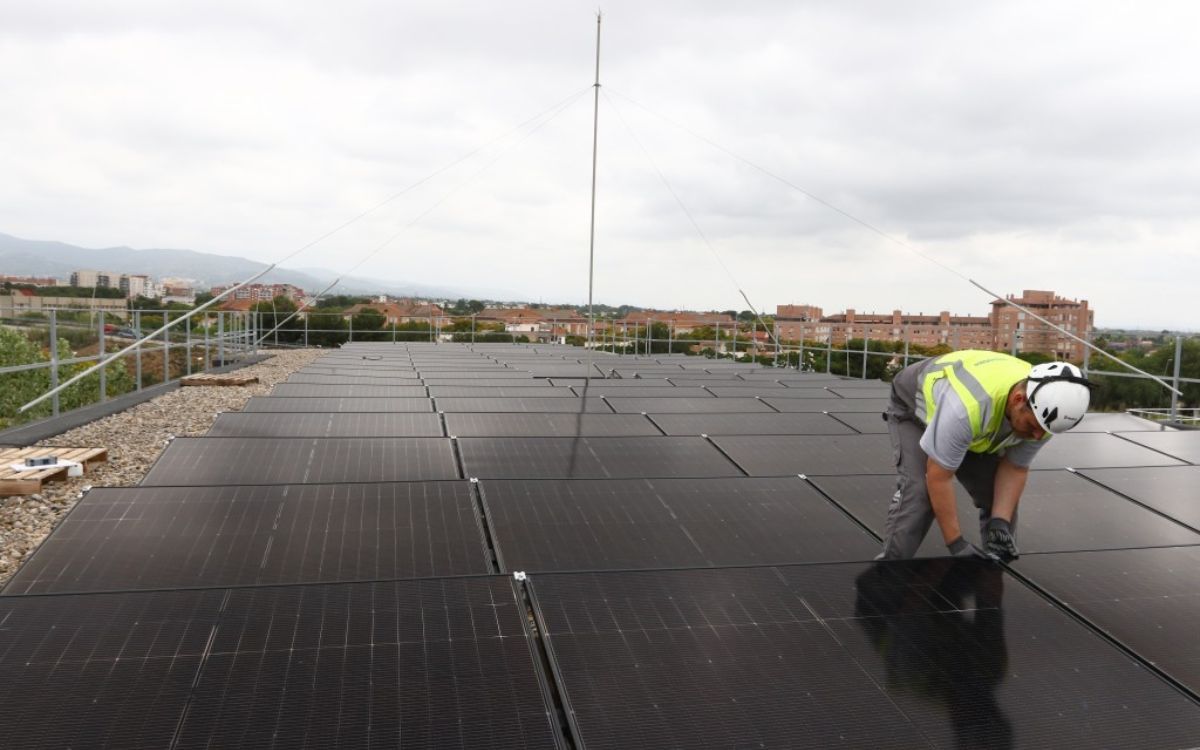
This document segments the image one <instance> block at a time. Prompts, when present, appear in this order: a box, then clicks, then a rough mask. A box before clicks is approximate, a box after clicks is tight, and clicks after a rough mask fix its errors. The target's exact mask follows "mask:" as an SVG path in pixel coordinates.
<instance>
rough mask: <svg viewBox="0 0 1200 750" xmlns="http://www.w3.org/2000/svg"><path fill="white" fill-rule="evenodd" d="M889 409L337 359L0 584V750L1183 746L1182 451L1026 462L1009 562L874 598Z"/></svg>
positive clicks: (1088, 438)
mask: <svg viewBox="0 0 1200 750" xmlns="http://www.w3.org/2000/svg"><path fill="white" fill-rule="evenodd" d="M888 387H889V386H888V385H887V384H885V383H879V382H874V381H860V380H849V379H841V378H837V377H834V376H830V375H826V374H823V373H801V372H797V371H795V370H785V369H773V368H770V367H763V366H758V365H752V364H741V363H734V362H730V361H728V360H708V359H704V358H700V357H688V356H682V355H670V356H667V355H651V356H642V357H630V356H615V355H611V354H606V353H600V352H596V353H591V354H589V353H587V352H585V351H584V350H582V349H578V348H574V347H567V346H555V345H549V346H538V345H535V346H530V345H504V344H480V345H468V344H428V343H424V342H422V343H400V344H384V343H380V344H361V343H360V344H351V345H347V346H344V347H342V348H340V349H336V350H330V351H329V352H328V353H326V354H325V355H323V356H322V357H320V358H319V359H317V360H316V361H314V362H313V363H311V364H310V365H309V366H307V367H305V368H303V370H300V371H297V372H295V373H293V374H292V376H291V377H290V378H289V380H288V381H287V382H286V383H282V384H279V385H277V386H276V387H275V389H274V390H273V391H272V393H271V395H270V396H267V397H259V398H254V399H251V400H250V401H249V402H248V404H247V406H246V408H245V411H244V412H241V413H227V414H222V415H220V416H219V417H218V418H217V420H216V421H215V423H214V424H213V427H212V428H211V430H210V431H209V433H208V434H207V435H206V436H204V437H194V438H179V439H176V440H174V441H172V443H171V444H170V446H169V447H168V448H167V449H166V450H165V451H164V452H163V454H162V456H161V458H160V459H159V461H158V462H157V464H156V465H155V466H154V467H153V468H152V469H151V471H150V472H149V473H148V474H147V475H146V477H145V479H144V480H143V481H142V483H141V485H139V486H137V487H97V488H94V489H92V490H90V491H89V492H87V494H85V495H84V497H83V498H82V499H81V500H80V501H79V503H78V504H77V505H76V506H75V508H74V509H73V510H72V511H71V512H70V514H69V515H68V516H67V517H66V518H65V519H64V520H63V522H62V523H61V524H59V526H58V527H57V528H56V529H55V531H54V532H53V533H52V534H51V535H50V536H49V537H48V538H47V540H46V541H45V542H44V543H43V545H42V546H41V547H40V548H39V549H38V551H37V552H36V553H35V554H34V555H33V556H32V557H31V558H30V559H29V560H28V561H27V562H26V564H25V565H24V566H23V567H22V568H21V569H20V570H19V571H18V572H17V573H16V575H14V576H13V578H12V579H11V580H10V582H9V583H8V584H7V586H6V587H5V588H4V589H3V591H2V592H0V706H3V710H0V737H2V738H3V740H2V741H0V744H2V745H4V746H6V747H14V748H18V747H19V748H42V747H45V748H59V747H111V748H117V747H120V748H126V747H154V748H192V747H278V748H285V747H286V748H313V749H314V750H315V749H317V748H376V747H378V748H384V747H387V748H396V747H400V748H485V747H486V748H612V749H614V750H617V749H620V750H630V749H636V748H647V749H650V748H654V749H657V748H679V749H680V750H683V749H687V750H691V749H693V748H731V747H738V748H796V747H833V746H836V747H844V748H913V747H922V748H924V747H928V748H933V747H955V748H968V747H987V748H1022V747H1070V748H1120V747H1129V748H1144V747H1154V748H1185V747H1195V746H1196V745H1198V744H1200V646H1197V645H1196V639H1195V637H1194V630H1195V623H1196V621H1197V617H1198V616H1200V491H1198V490H1197V487H1200V432H1187V431H1171V432H1164V431H1162V430H1160V429H1159V428H1158V427H1157V426H1156V425H1154V424H1152V423H1149V422H1146V421H1144V420H1140V419H1137V418H1135V417H1131V416H1128V415H1090V416H1089V418H1087V419H1085V420H1084V422H1083V426H1086V432H1085V431H1083V430H1080V431H1078V432H1077V433H1072V434H1068V435H1064V436H1059V437H1056V438H1054V439H1053V440H1052V441H1051V442H1050V444H1049V445H1048V446H1047V447H1046V449H1045V450H1043V451H1042V452H1041V454H1040V455H1039V459H1038V462H1037V463H1036V464H1035V466H1034V471H1033V472H1032V474H1031V477H1030V480H1029V485H1028V489H1027V491H1026V494H1025V496H1024V498H1023V500H1022V504H1021V508H1020V516H1019V521H1020V523H1019V531H1018V543H1019V544H1020V546H1021V549H1022V556H1021V558H1020V559H1018V560H1016V561H1014V562H1012V563H1010V564H1008V565H1005V566H1001V565H993V564H987V563H978V562H971V561H956V560H952V559H950V558H947V557H944V553H945V549H944V547H943V545H942V544H941V543H940V540H939V539H938V534H937V532H936V530H935V531H933V532H932V533H931V535H930V537H929V538H928V539H927V540H926V543H925V545H924V546H923V547H922V548H921V551H920V553H919V557H918V559H916V560H912V561H906V562H875V561H873V558H874V556H875V555H876V554H877V553H878V551H879V549H880V534H881V532H882V529H883V523H884V520H885V518H886V514H887V509H888V504H889V501H890V499H891V495H892V492H893V491H894V489H895V477H894V475H893V474H892V467H893V459H892V455H891V445H890V441H889V439H888V436H887V425H886V424H885V423H884V422H883V420H882V419H881V418H880V416H879V415H880V412H881V411H882V410H883V408H885V407H886V403H887V397H888ZM958 500H959V514H960V518H961V519H962V521H963V524H962V525H963V529H964V531H965V533H966V534H967V536H968V538H972V539H974V540H976V541H978V533H979V531H978V528H975V526H976V525H975V524H974V523H972V522H971V519H973V518H974V517H975V516H974V513H975V509H974V508H973V506H972V505H971V500H970V498H969V497H968V496H967V495H966V493H965V492H964V491H961V490H960V492H959V498H958Z"/></svg>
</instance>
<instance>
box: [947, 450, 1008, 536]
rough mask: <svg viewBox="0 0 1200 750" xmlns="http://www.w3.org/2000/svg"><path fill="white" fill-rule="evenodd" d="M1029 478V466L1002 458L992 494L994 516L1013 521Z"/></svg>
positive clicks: (997, 469)
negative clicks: (1019, 464)
mask: <svg viewBox="0 0 1200 750" xmlns="http://www.w3.org/2000/svg"><path fill="white" fill-rule="evenodd" d="M1028 478H1029V467H1028V466H1017V465H1016V464H1014V463H1013V462H1012V461H1009V460H1008V459H1007V458H1002V459H1000V465H999V466H998V467H997V468H996V485H995V494H994V495H993V496H992V518H1002V519H1004V520H1005V521H1010V522H1011V521H1012V518H1013V514H1014V513H1015V512H1016V510H1017V503H1019V502H1020V501H1021V493H1022V492H1024V491H1025V480H1027V479H1028ZM931 497H932V495H931Z"/></svg>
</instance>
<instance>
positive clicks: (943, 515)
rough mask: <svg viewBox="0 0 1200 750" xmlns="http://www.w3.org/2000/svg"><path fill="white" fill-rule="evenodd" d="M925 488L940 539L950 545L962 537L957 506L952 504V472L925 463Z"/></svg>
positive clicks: (930, 460)
mask: <svg viewBox="0 0 1200 750" xmlns="http://www.w3.org/2000/svg"><path fill="white" fill-rule="evenodd" d="M925 487H926V488H927V489H928V490H929V504H930V505H931V506H933V514H934V516H935V517H937V522H938V527H939V528H940V529H941V530H942V538H943V539H944V540H945V542H946V544H950V543H951V542H953V541H954V540H956V539H959V538H960V537H962V529H960V528H959V526H958V506H957V505H956V504H955V502H954V472H953V471H951V470H950V469H947V468H946V467H944V466H942V465H941V464H939V463H938V462H937V461H934V460H933V459H932V458H930V459H926V461H925Z"/></svg>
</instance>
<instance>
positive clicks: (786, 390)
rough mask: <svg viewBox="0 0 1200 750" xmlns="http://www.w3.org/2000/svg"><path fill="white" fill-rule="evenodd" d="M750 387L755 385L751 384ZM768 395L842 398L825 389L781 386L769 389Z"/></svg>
mask: <svg viewBox="0 0 1200 750" xmlns="http://www.w3.org/2000/svg"><path fill="white" fill-rule="evenodd" d="M751 385H756V384H755V383H751ZM769 391H770V395H772V396H774V397H775V398H821V399H825V400H827V401H841V400H842V397H841V396H839V395H837V394H836V393H834V392H833V391H831V390H829V389H827V388H813V387H807V386H806V387H803V388H797V387H795V386H789V385H782V384H780V387H778V388H775V387H770V388H769Z"/></svg>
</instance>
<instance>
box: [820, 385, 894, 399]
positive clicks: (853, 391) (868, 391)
mask: <svg viewBox="0 0 1200 750" xmlns="http://www.w3.org/2000/svg"><path fill="white" fill-rule="evenodd" d="M829 392H830V393H835V394H837V395H839V396H841V397H842V398H890V397H891V395H892V389H891V388H890V387H888V388H846V387H844V386H841V385H838V386H831V387H830V388H829Z"/></svg>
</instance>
